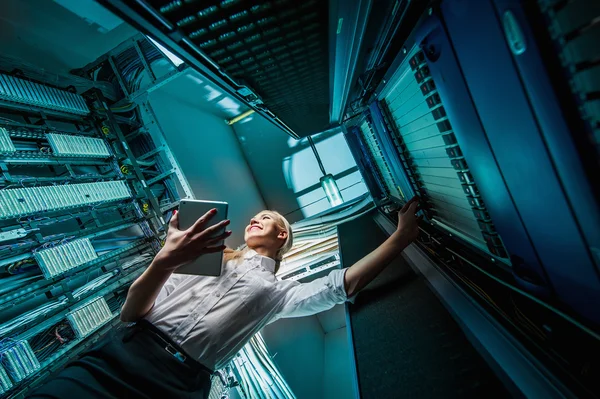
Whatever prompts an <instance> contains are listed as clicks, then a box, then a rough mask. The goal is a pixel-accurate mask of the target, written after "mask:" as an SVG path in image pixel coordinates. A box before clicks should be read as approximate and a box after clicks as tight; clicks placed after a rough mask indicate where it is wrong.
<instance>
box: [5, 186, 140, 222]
mask: <svg viewBox="0 0 600 399" xmlns="http://www.w3.org/2000/svg"><path fill="white" fill-rule="evenodd" d="M129 197H131V193H130V192H129V189H128V188H127V185H126V184H125V182H124V181H109V182H99V183H83V184H67V185H60V186H44V187H31V188H15V189H9V190H0V219H3V218H13V217H18V216H24V215H28V214H33V213H39V212H47V211H55V210H61V209H68V208H75V207H78V206H84V205H91V204H96V203H101V202H109V201H118V200H122V199H125V198H129Z"/></svg>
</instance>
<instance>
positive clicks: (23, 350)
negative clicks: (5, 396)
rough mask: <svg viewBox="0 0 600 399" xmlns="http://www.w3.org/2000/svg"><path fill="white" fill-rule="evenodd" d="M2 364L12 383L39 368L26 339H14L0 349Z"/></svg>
mask: <svg viewBox="0 0 600 399" xmlns="http://www.w3.org/2000/svg"><path fill="white" fill-rule="evenodd" d="M0 357H1V358H2V365H3V366H4V367H5V369H6V373H7V374H8V376H9V377H10V379H11V380H12V381H13V382H14V383H18V382H20V381H22V380H23V379H24V378H26V377H27V376H29V375H30V374H33V373H35V372H36V371H37V370H39V368H40V362H39V361H38V360H37V358H36V357H35V354H34V353H33V351H32V350H31V347H30V346H29V343H28V342H27V341H24V340H23V341H15V342H11V343H9V345H8V346H7V347H6V348H5V349H2V351H0Z"/></svg>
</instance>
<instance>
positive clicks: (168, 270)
mask: <svg viewBox="0 0 600 399" xmlns="http://www.w3.org/2000/svg"><path fill="white" fill-rule="evenodd" d="M416 211H417V200H416V198H413V199H412V200H411V201H409V202H408V203H407V204H406V205H405V206H404V207H403V208H402V209H401V210H400V212H399V213H398V228H397V230H396V232H395V233H394V234H392V235H391V236H390V237H389V238H388V239H387V240H386V241H385V242H384V243H383V244H381V245H380V246H379V247H378V248H377V249H376V250H375V251H373V252H371V253H370V254H369V255H367V256H366V257H364V258H363V259H361V260H360V261H358V262H357V263H356V264H354V265H353V266H352V267H350V268H347V269H343V270H334V271H332V272H331V273H330V274H329V275H328V276H326V277H322V278H320V279H317V280H314V281H312V282H310V283H306V284H301V283H298V282H295V281H288V280H286V281H279V280H277V279H276V278H275V272H276V270H277V268H278V267H279V262H280V261H281V259H282V256H283V255H284V254H285V253H286V252H287V251H289V250H290V248H291V247H292V230H291V228H290V225H289V223H288V222H287V221H286V220H285V218H284V217H283V216H281V215H280V214H279V213H277V212H273V211H263V212H260V213H259V214H258V215H256V216H255V217H254V218H252V219H251V220H250V224H249V225H248V226H247V227H246V230H245V233H244V240H245V242H246V247H245V248H244V249H243V250H240V251H232V250H225V262H224V266H223V271H222V274H221V276H220V277H202V276H189V275H181V274H173V271H175V270H176V269H177V268H178V267H180V266H182V265H184V264H186V263H188V262H190V261H191V260H193V259H195V258H197V257H198V256H199V255H202V254H206V253H210V252H216V251H221V250H224V249H225V247H224V246H223V247H215V246H214V245H215V243H217V242H219V241H220V240H222V239H224V238H226V237H228V236H229V235H230V234H231V231H227V232H226V233H224V234H223V235H222V236H220V237H217V238H212V239H211V238H209V237H210V236H211V234H212V233H214V232H215V231H217V230H218V229H220V228H222V227H223V226H225V225H227V224H229V221H223V222H221V223H219V224H217V225H215V226H213V227H208V228H204V226H205V224H206V222H207V221H208V220H209V219H210V218H211V217H212V216H213V215H214V213H216V210H214V209H213V210H212V211H210V212H208V213H207V214H205V215H204V216H202V217H201V218H200V219H198V221H197V222H196V223H195V224H194V225H193V226H192V227H190V228H189V229H187V230H179V228H178V227H179V225H178V215H177V214H176V213H175V214H174V215H173V217H172V218H171V221H170V222H169V231H168V234H167V239H166V242H165V246H164V247H163V248H162V249H161V251H160V252H159V253H158V254H157V255H156V257H155V258H154V260H153V262H152V264H151V265H150V266H149V267H148V268H147V269H146V270H145V271H144V273H143V274H142V275H141V276H140V277H139V278H138V279H137V280H136V281H135V282H134V283H133V284H132V285H131V287H130V289H129V293H128V295H127V299H126V301H125V304H124V305H123V308H122V311H121V320H123V321H126V322H137V323H136V324H135V325H134V326H133V327H129V328H127V329H125V332H124V333H123V334H121V335H119V336H116V337H111V338H108V339H105V340H104V341H103V342H102V343H101V344H99V345H97V346H96V347H95V348H93V349H92V350H90V351H89V352H87V353H86V354H85V355H84V356H83V357H82V358H80V359H79V360H77V361H75V362H73V363H71V364H70V365H68V366H67V367H66V368H65V369H64V370H63V371H62V372H61V373H60V374H59V375H58V376H57V377H56V378H54V379H53V380H51V381H50V382H49V383H48V384H46V385H45V386H43V387H41V388H40V389H39V390H38V391H37V392H35V393H34V394H33V395H32V396H31V397H35V398H41V397H44V398H110V397H116V398H185V397H190V398H192V397H194V398H206V397H207V396H208V393H209V390H210V375H211V374H212V371H213V370H217V369H219V368H221V367H222V366H224V365H225V364H227V363H228V362H229V361H230V360H231V359H232V358H233V356H235V354H236V353H237V352H238V351H239V350H240V349H241V348H242V346H244V345H245V344H246V342H247V341H248V340H249V339H250V338H251V337H252V336H253V335H254V334H255V333H256V332H258V331H259V330H260V329H261V328H262V327H264V326H265V325H267V324H268V323H271V322H273V321H275V320H277V319H279V318H283V317H300V316H308V315H313V314H315V313H318V312H322V311H324V310H327V309H330V308H331V307H333V306H334V305H335V304H338V303H343V302H344V301H347V300H349V298H351V297H353V296H354V295H355V294H356V293H357V292H358V291H360V290H361V289H362V288H363V287H365V286H366V285H367V284H368V283H369V282H370V281H372V280H373V279H374V278H375V277H376V276H377V275H378V274H379V273H380V272H381V271H382V270H383V268H384V267H385V266H386V265H387V264H388V263H389V262H390V261H391V260H393V259H394V258H395V257H396V256H398V255H399V254H400V252H401V251H402V250H403V249H404V248H405V247H406V246H407V245H409V244H410V243H411V242H412V241H413V240H414V239H415V238H416V237H417V234H418V227H417V225H418V220H419V218H418V217H417V216H416V215H415V212H416Z"/></svg>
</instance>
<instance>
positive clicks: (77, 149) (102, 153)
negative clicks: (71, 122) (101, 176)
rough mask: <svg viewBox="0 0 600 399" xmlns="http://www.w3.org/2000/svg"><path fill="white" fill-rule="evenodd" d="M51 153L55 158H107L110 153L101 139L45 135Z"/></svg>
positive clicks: (53, 134) (54, 134)
mask: <svg viewBox="0 0 600 399" xmlns="http://www.w3.org/2000/svg"><path fill="white" fill-rule="evenodd" d="M46 138H47V139H48V143H50V147H51V148H52V152H53V153H54V155H57V156H71V157H72V156H75V157H101V158H105V157H109V156H110V153H109V152H108V148H107V147H106V144H105V143H104V141H103V140H102V139H96V138H92V137H81V136H71V135H67V134H56V133H49V134H47V135H46Z"/></svg>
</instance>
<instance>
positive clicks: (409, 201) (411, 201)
mask: <svg viewBox="0 0 600 399" xmlns="http://www.w3.org/2000/svg"><path fill="white" fill-rule="evenodd" d="M417 201H419V197H418V196H416V195H415V196H414V197H412V198H411V199H410V200H408V202H407V203H406V204H404V206H403V207H402V209H400V213H405V212H406V211H407V210H408V208H409V207H410V206H411V205H412V204H413V203H415V202H417Z"/></svg>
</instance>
